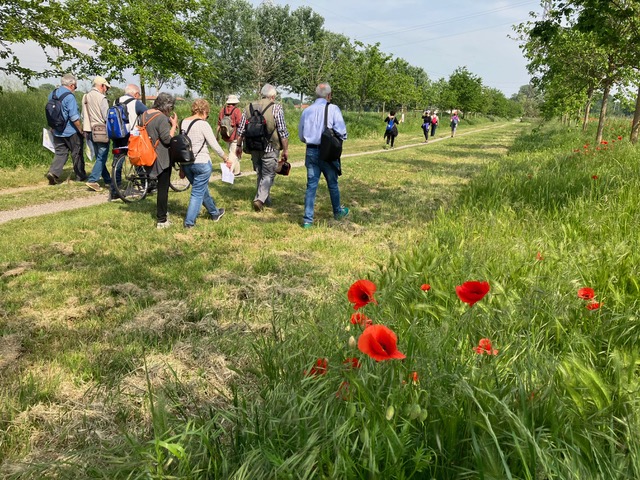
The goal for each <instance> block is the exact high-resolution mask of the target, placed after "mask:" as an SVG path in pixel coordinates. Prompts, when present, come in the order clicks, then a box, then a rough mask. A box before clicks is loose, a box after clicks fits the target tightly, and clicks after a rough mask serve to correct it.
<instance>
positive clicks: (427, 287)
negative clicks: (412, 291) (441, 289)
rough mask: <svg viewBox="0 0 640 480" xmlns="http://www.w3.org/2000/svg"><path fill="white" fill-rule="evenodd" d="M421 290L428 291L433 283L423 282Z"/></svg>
mask: <svg viewBox="0 0 640 480" xmlns="http://www.w3.org/2000/svg"><path fill="white" fill-rule="evenodd" d="M420 290H422V291H423V292H428V291H429V290H431V285H429V284H428V283H423V284H422V285H420Z"/></svg>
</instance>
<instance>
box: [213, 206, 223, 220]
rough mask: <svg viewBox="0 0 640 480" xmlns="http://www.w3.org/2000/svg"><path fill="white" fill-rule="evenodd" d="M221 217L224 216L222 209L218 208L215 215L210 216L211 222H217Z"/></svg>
mask: <svg viewBox="0 0 640 480" xmlns="http://www.w3.org/2000/svg"><path fill="white" fill-rule="evenodd" d="M223 215H224V208H219V209H218V214H217V215H211V220H213V221H214V222H217V221H218V220H220V218H221V217H222V216H223Z"/></svg>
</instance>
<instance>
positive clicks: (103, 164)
mask: <svg viewBox="0 0 640 480" xmlns="http://www.w3.org/2000/svg"><path fill="white" fill-rule="evenodd" d="M89 139H90V140H92V137H91V133H89ZM91 145H93V156H94V158H95V161H96V163H95V165H94V166H93V169H92V170H91V174H90V175H89V178H88V179H87V181H89V182H91V183H95V182H97V181H98V180H100V175H102V178H103V179H104V183H105V185H109V184H110V183H111V175H109V169H108V168H107V158H108V157H109V143H96V142H94V141H93V140H92V141H91Z"/></svg>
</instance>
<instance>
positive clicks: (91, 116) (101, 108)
mask: <svg viewBox="0 0 640 480" xmlns="http://www.w3.org/2000/svg"><path fill="white" fill-rule="evenodd" d="M109 88H111V85H109V82H107V80H106V79H105V78H104V77H101V76H97V77H95V78H94V79H93V88H92V89H91V91H90V92H89V93H87V94H86V95H85V96H84V97H82V119H83V125H82V129H83V130H84V136H85V137H86V138H87V139H88V140H91V144H92V145H93V157H94V160H95V162H96V163H95V165H94V166H93V170H91V173H90V174H89V178H88V179H87V184H86V185H87V187H89V188H90V189H91V190H94V191H96V192H99V191H100V190H101V187H100V184H99V183H98V180H100V176H102V178H103V179H104V184H105V185H109V186H110V185H111V175H110V174H109V169H108V168H107V157H108V156H109V137H107V136H106V129H107V111H108V110H109V101H108V100H107V91H108V90H109ZM102 127H104V128H102ZM100 131H104V134H105V135H104V138H101V137H99V136H98V135H99V134H100V133H99V132H100Z"/></svg>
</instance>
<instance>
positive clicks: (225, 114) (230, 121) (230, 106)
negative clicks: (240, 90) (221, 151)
mask: <svg viewBox="0 0 640 480" xmlns="http://www.w3.org/2000/svg"><path fill="white" fill-rule="evenodd" d="M226 103H227V104H226V105H225V106H224V107H223V108H222V109H221V110H220V113H219V114H218V127H217V128H216V134H217V136H218V140H220V137H222V140H224V141H225V143H226V144H227V147H228V148H229V160H230V161H231V162H232V164H233V165H232V167H231V168H232V170H233V174H234V175H236V176H238V175H240V159H239V158H238V156H237V155H236V146H237V145H238V125H239V124H240V120H241V119H242V112H241V111H240V109H239V108H238V106H237V105H238V103H240V100H239V99H238V97H237V96H236V95H229V96H228V97H227V102H226Z"/></svg>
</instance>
